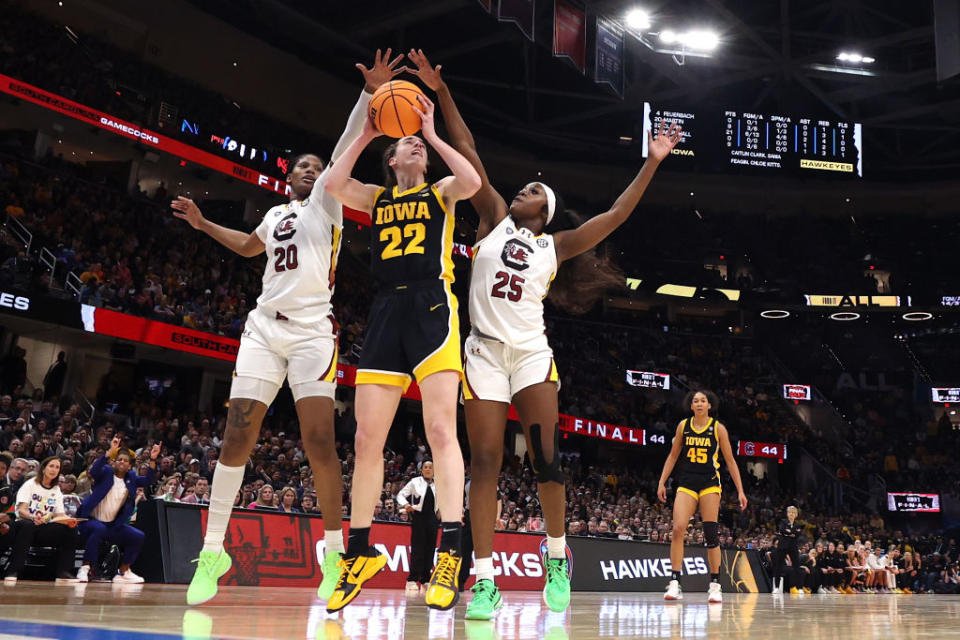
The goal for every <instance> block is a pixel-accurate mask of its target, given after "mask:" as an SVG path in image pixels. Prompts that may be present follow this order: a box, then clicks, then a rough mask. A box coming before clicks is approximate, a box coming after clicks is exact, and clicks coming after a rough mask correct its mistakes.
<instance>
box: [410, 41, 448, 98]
mask: <svg viewBox="0 0 960 640" xmlns="http://www.w3.org/2000/svg"><path fill="white" fill-rule="evenodd" d="M407 58H408V59H409V60H410V62H412V63H413V64H415V65H417V68H416V69H412V68H410V67H407V71H409V72H410V73H412V74H413V75H415V76H417V77H418V78H420V80H421V82H423V84H425V85H427V86H428V87H430V88H431V89H433V90H434V91H437V90H438V89H439V88H440V86H441V85H442V84H443V78H441V77H440V69H442V68H443V65H440V64H438V65H437V66H436V67H434V66H433V65H431V64H430V61H429V60H427V56H426V55H424V53H423V49H410V53H408V54H407Z"/></svg>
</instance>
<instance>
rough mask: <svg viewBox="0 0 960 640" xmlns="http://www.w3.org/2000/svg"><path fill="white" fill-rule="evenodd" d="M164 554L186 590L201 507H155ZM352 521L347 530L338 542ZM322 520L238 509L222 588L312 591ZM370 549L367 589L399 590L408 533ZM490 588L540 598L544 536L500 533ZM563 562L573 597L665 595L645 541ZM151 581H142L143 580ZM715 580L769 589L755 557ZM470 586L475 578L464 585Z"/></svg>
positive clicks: (380, 538) (662, 564) (726, 560)
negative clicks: (380, 566)
mask: <svg viewBox="0 0 960 640" xmlns="http://www.w3.org/2000/svg"><path fill="white" fill-rule="evenodd" d="M156 504H157V506H158V508H159V509H160V511H161V514H160V517H159V518H158V522H159V525H160V527H161V531H160V540H161V544H160V546H161V553H162V555H163V567H164V569H163V573H164V578H165V580H166V582H173V583H181V584H184V583H187V582H189V581H190V579H191V577H192V576H193V572H194V570H195V568H196V565H195V564H193V563H192V562H191V561H192V560H193V559H194V558H196V557H197V554H198V553H199V551H200V549H201V547H202V546H203V531H204V530H205V528H206V521H207V509H206V507H198V506H196V505H184V504H178V503H167V502H162V501H158V502H157V503H156ZM348 530H349V522H345V523H344V536H345V537H346V533H347V531H348ZM323 536H324V529H323V520H322V519H321V518H320V517H317V516H308V515H304V514H295V515H290V514H285V513H278V512H271V511H265V510H262V511H261V510H235V511H234V512H233V516H232V517H231V518H230V525H229V527H228V528H227V534H226V538H225V539H224V548H225V549H226V550H227V552H228V553H229V554H230V556H231V557H232V558H233V566H232V567H231V569H230V571H229V572H228V573H227V574H226V576H224V578H223V579H222V580H221V584H223V585H239V586H265V587H266V586H277V587H279V586H283V587H294V586H296V587H310V588H316V586H317V585H319V584H320V580H321V579H322V577H323V575H322V573H321V571H320V566H321V564H322V562H323V554H324V550H325V546H324V543H323ZM370 542H371V543H372V544H373V545H374V546H375V547H376V548H377V550H378V551H380V553H382V554H384V555H385V556H386V558H387V566H386V568H385V569H384V570H383V571H382V572H381V573H380V574H379V575H377V576H376V577H375V578H373V579H372V580H371V581H370V582H369V583H367V586H369V587H370V588H374V589H377V588H380V589H402V588H403V587H404V585H405V584H406V581H407V575H408V574H409V572H410V526H409V525H407V524H401V523H389V522H374V523H373V526H372V528H371V530H370ZM493 548H494V552H493V565H494V573H495V575H496V579H497V585H498V586H499V587H500V588H501V589H503V590H506V591H517V590H523V591H540V590H542V589H543V583H544V570H543V564H542V561H541V555H542V554H545V553H546V537H544V535H543V534H538V533H504V532H498V533H497V534H495V536H494V542H493ZM686 553H687V556H688V557H687V559H686V560H684V571H685V572H686V576H685V578H684V585H683V586H684V589H685V590H687V591H688V592H694V591H703V592H706V589H707V585H708V582H709V580H710V575H709V569H708V566H707V560H706V557H707V554H706V549H705V548H703V547H689V546H688V547H687V551H686ZM567 561H568V565H569V567H570V572H571V588H572V589H573V590H574V591H653V592H657V591H663V590H664V588H666V584H667V582H668V581H669V580H670V571H671V569H670V545H666V544H655V543H650V542H633V541H621V540H605V539H598V538H581V537H573V536H571V537H568V538H567ZM148 578H149V576H148ZM721 580H722V585H723V589H724V591H726V592H734V591H740V592H756V591H758V590H759V591H767V590H769V589H768V587H767V585H766V581H765V578H764V577H763V572H762V569H761V568H760V562H759V556H758V555H757V553H756V551H752V550H749V551H748V550H731V549H724V550H723V560H722V565H721ZM472 585H473V573H472V570H471V577H470V578H469V579H468V580H467V583H466V585H465V586H466V587H467V588H469V587H470V586H472Z"/></svg>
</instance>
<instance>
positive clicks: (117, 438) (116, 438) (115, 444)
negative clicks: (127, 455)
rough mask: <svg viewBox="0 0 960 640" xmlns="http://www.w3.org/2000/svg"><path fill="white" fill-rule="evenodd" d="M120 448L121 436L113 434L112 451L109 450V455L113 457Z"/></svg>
mask: <svg viewBox="0 0 960 640" xmlns="http://www.w3.org/2000/svg"><path fill="white" fill-rule="evenodd" d="M119 450H120V436H113V440H111V441H110V451H107V456H109V457H113V455H114V454H115V453H116V452H117V451H119Z"/></svg>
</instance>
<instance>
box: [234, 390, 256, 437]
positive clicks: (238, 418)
mask: <svg viewBox="0 0 960 640" xmlns="http://www.w3.org/2000/svg"><path fill="white" fill-rule="evenodd" d="M255 408H256V401H254V400H242V399H240V398H234V399H232V400H231V401H230V411H228V412H227V428H228V429H240V430H244V429H247V428H249V427H250V425H251V424H252V422H251V420H250V416H251V414H253V410H254V409H255Z"/></svg>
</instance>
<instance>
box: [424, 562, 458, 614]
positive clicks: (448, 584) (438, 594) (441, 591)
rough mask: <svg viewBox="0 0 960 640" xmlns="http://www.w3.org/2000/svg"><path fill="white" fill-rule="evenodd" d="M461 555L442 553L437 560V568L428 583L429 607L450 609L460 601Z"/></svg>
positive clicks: (427, 599)
mask: <svg viewBox="0 0 960 640" xmlns="http://www.w3.org/2000/svg"><path fill="white" fill-rule="evenodd" d="M461 562H462V560H461V558H460V554H459V553H457V552H456V551H452V550H451V551H442V552H440V555H439V556H438V558H437V567H436V568H435V569H434V570H433V575H432V576H430V582H428V583H427V596H426V598H425V600H426V603H427V606H428V607H430V608H432V609H440V610H445V609H450V608H451V607H453V606H454V605H455V604H457V600H459V599H460V585H459V574H460V563H461Z"/></svg>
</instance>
